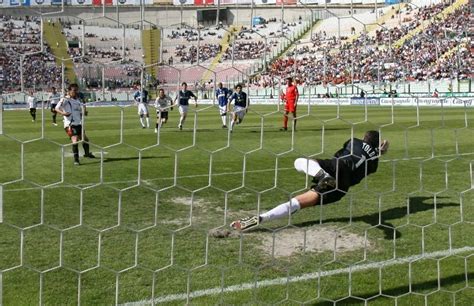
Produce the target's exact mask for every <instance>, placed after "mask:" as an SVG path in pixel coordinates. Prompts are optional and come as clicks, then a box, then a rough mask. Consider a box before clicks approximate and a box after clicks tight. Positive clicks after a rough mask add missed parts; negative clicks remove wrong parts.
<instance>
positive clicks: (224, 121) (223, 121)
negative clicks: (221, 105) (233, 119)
mask: <svg viewBox="0 0 474 306" xmlns="http://www.w3.org/2000/svg"><path fill="white" fill-rule="evenodd" d="M221 119H222V125H227V124H226V121H227V120H226V116H221Z"/></svg>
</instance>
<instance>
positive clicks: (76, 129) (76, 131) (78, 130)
mask: <svg viewBox="0 0 474 306" xmlns="http://www.w3.org/2000/svg"><path fill="white" fill-rule="evenodd" d="M69 128H71V131H72V135H71V136H79V137H81V136H82V125H71V126H70V127H69ZM64 130H65V131H66V134H67V130H68V128H64ZM68 136H69V134H68Z"/></svg>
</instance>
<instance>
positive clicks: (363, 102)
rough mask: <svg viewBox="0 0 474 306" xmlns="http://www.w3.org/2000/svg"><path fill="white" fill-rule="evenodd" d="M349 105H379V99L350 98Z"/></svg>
mask: <svg viewBox="0 0 474 306" xmlns="http://www.w3.org/2000/svg"><path fill="white" fill-rule="evenodd" d="M351 105H380V98H375V97H367V98H351Z"/></svg>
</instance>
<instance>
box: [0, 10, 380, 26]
mask: <svg viewBox="0 0 474 306" xmlns="http://www.w3.org/2000/svg"><path fill="white" fill-rule="evenodd" d="M222 8H224V7H222ZM226 8H227V11H228V14H229V16H228V20H230V21H233V22H234V23H237V24H249V25H250V20H251V17H252V16H261V17H263V18H265V19H268V18H272V17H277V18H278V17H279V16H281V7H269V6H260V7H255V8H254V9H253V11H252V10H251V9H250V7H238V6H228V7H226ZM349 8H350V7H346V6H335V7H328V8H327V9H323V7H314V11H315V12H319V16H317V18H318V19H325V18H329V17H333V16H334V15H337V16H346V15H347V14H348V9H349ZM58 9H59V7H51V6H49V7H45V6H44V7H41V9H40V10H38V7H35V8H31V9H30V8H28V9H25V7H18V6H17V7H9V8H5V7H4V8H2V9H0V10H1V13H2V14H5V15H12V16H25V15H32V13H34V11H38V12H41V13H43V14H45V13H52V12H57V11H58ZM354 9H357V12H358V13H364V12H369V11H372V10H373V7H371V8H365V7H361V8H357V7H354ZM117 12H119V13H120V14H117ZM102 13H103V7H102V6H100V7H91V6H82V7H80V6H65V7H64V13H62V16H61V19H63V20H68V19H71V21H73V22H77V19H76V18H81V19H92V18H96V19H94V20H90V21H88V22H87V24H89V25H98V26H111V27H114V26H117V22H116V20H117V16H119V17H118V20H119V21H120V22H121V23H123V24H136V25H138V21H139V20H140V18H141V17H140V7H138V6H113V7H106V8H105V16H104V17H107V18H110V19H107V18H98V17H101V16H102ZM307 14H308V8H307V7H302V6H295V7H292V9H291V10H285V20H286V21H287V22H294V21H296V20H298V18H299V17H300V16H302V17H303V18H304V16H306V15H307ZM181 16H182V21H183V22H184V23H187V24H189V25H193V26H194V25H196V20H197V19H196V18H197V10H196V7H194V6H193V7H189V6H182V7H177V6H147V7H146V9H145V20H146V21H148V22H151V23H154V24H156V25H159V26H162V27H166V26H171V25H175V24H178V23H180V20H181ZM97 18H98V19H97Z"/></svg>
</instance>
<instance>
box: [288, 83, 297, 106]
mask: <svg viewBox="0 0 474 306" xmlns="http://www.w3.org/2000/svg"><path fill="white" fill-rule="evenodd" d="M297 96H298V87H297V86H296V85H295V84H291V85H290V86H287V87H286V94H285V98H286V102H290V103H295V102H296V97H297Z"/></svg>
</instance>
